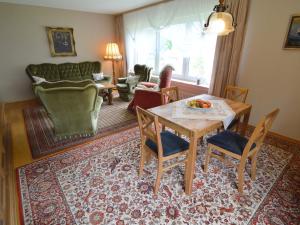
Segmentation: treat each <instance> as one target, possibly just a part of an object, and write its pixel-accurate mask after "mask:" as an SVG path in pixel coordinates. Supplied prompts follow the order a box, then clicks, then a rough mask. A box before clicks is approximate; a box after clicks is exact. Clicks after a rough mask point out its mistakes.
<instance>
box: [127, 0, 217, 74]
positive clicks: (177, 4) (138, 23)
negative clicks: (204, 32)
mask: <svg viewBox="0 0 300 225" xmlns="http://www.w3.org/2000/svg"><path fill="white" fill-rule="evenodd" d="M216 4H217V0H188V1H187V0H174V1H171V2H167V3H162V4H159V5H156V6H153V7H149V8H145V9H142V10H138V11H135V12H131V13H126V14H124V29H125V43H126V44H125V45H126V54H127V63H128V69H132V68H133V66H134V64H136V63H147V64H148V65H149V66H152V67H154V66H155V65H153V62H150V61H149V62H145V61H144V60H145V59H144V58H143V53H144V54H148V55H152V54H153V57H155V56H154V55H155V47H156V46H157V45H155V43H156V41H157V40H156V37H157V36H156V34H157V32H158V31H159V30H161V29H164V28H166V27H168V26H170V25H174V24H180V23H185V22H191V21H200V22H201V26H204V21H205V20H206V19H207V17H208V15H209V13H210V12H211V11H212V9H213V7H214V5H216ZM151 63H152V65H151Z"/></svg>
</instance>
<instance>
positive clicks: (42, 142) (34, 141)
mask: <svg viewBox="0 0 300 225" xmlns="http://www.w3.org/2000/svg"><path fill="white" fill-rule="evenodd" d="M127 106H128V102H124V101H122V100H121V99H120V98H114V100H113V105H107V102H104V103H103V104H102V106H101V110H100V115H99V120H98V125H97V126H98V132H97V134H96V135H95V136H92V137H79V136H77V137H73V138H67V139H58V138H57V137H55V135H54V133H53V125H52V122H51V120H50V119H49V117H48V116H47V113H46V111H45V110H44V108H43V107H42V106H38V107H30V108H26V109H24V111H23V113H24V120H25V126H26V131H27V136H28V141H29V144H30V148H31V153H32V157H33V158H39V157H41V156H45V155H48V154H51V153H54V152H57V151H59V150H62V149H65V148H68V147H71V146H74V145H78V144H81V143H84V142H87V141H91V140H94V139H97V138H99V137H103V136H105V135H108V134H110V133H111V132H115V131H116V130H117V129H127V128H130V127H133V126H136V125H137V121H136V117H135V116H134V115H132V114H131V113H129V112H128V110H127Z"/></svg>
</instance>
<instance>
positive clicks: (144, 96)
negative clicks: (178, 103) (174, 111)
mask: <svg viewBox="0 0 300 225" xmlns="http://www.w3.org/2000/svg"><path fill="white" fill-rule="evenodd" d="M160 105H162V102H161V92H160V91H154V90H144V89H137V90H135V94H134V99H133V100H132V101H131V103H130V104H129V105H128V110H130V111H132V112H134V113H135V111H136V106H139V107H141V108H143V109H150V108H153V107H156V106H160Z"/></svg>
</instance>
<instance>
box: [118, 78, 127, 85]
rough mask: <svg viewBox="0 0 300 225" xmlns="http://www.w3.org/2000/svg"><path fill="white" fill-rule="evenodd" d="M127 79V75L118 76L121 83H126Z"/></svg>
mask: <svg viewBox="0 0 300 225" xmlns="http://www.w3.org/2000/svg"><path fill="white" fill-rule="evenodd" d="M126 80H127V77H120V78H118V83H119V84H125V83H126Z"/></svg>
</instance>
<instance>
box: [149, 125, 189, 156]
mask: <svg viewBox="0 0 300 225" xmlns="http://www.w3.org/2000/svg"><path fill="white" fill-rule="evenodd" d="M160 137H161V144H162V148H163V156H164V157H166V156H169V155H172V154H175V153H178V152H182V151H184V150H187V149H188V148H189V143H188V142H187V141H186V140H184V139H182V138H181V137H178V136H177V135H175V134H173V133H171V132H169V131H163V132H161V133H160ZM146 145H147V146H148V147H149V148H150V149H151V150H152V151H154V152H156V153H157V152H158V148H157V145H156V143H154V142H153V141H152V140H150V139H147V140H146Z"/></svg>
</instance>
